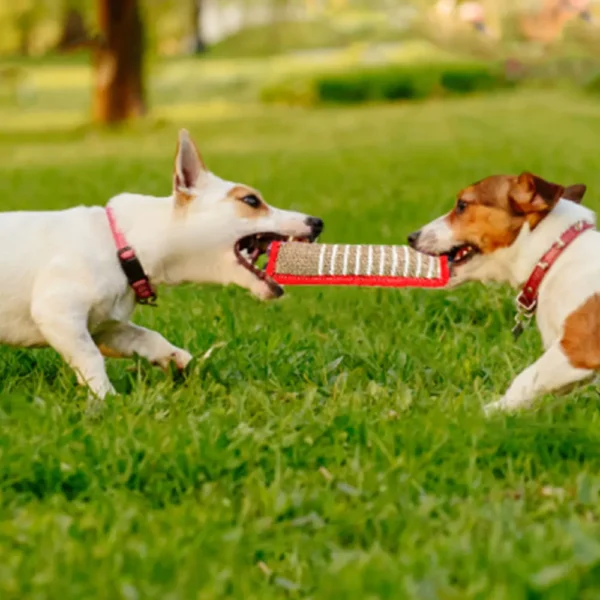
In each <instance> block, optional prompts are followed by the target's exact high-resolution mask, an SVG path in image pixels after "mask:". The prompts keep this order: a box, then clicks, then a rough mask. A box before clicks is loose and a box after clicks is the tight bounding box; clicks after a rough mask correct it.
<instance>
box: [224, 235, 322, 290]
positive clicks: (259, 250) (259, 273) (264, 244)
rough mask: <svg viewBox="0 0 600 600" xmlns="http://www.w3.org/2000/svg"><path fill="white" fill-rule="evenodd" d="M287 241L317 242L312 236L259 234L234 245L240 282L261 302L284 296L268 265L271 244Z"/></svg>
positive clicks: (240, 240)
mask: <svg viewBox="0 0 600 600" xmlns="http://www.w3.org/2000/svg"><path fill="white" fill-rule="evenodd" d="M287 241H295V242H306V243H311V242H313V241H315V240H314V238H313V237H311V236H310V235H309V236H302V237H291V236H283V235H280V234H277V233H258V234H252V235H248V236H245V237H243V238H240V239H239V240H238V241H237V242H236V243H235V245H234V248H233V253H234V256H235V260H236V262H237V269H238V272H239V278H238V282H239V284H240V285H241V286H242V287H245V288H246V289H248V290H250V292H251V293H252V294H253V295H254V296H256V297H257V298H258V299H260V300H274V299H276V298H281V296H283V294H284V291H283V288H282V287H281V286H280V285H279V284H278V283H277V282H276V281H274V280H273V279H272V277H270V276H269V275H268V274H267V272H266V265H267V263H268V260H269V252H270V248H271V244H272V243H273V242H287ZM242 282H243V283H242Z"/></svg>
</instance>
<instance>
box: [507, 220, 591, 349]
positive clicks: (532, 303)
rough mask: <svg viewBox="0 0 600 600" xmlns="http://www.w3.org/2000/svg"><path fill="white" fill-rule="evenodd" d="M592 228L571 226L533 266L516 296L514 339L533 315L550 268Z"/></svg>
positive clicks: (580, 223) (586, 222)
mask: <svg viewBox="0 0 600 600" xmlns="http://www.w3.org/2000/svg"><path fill="white" fill-rule="evenodd" d="M593 228H594V225H593V224H592V223H589V222H588V221H578V222H577V223H575V224H574V225H571V227H569V229H567V230H566V231H565V232H563V234H562V235H561V236H560V238H558V241H556V242H555V243H554V244H553V245H552V247H551V248H550V250H548V252H546V254H544V256H542V258H541V259H540V260H539V262H538V263H537V264H536V265H535V267H534V269H533V271H532V272H531V275H530V276H529V279H528V280H527V281H526V282H525V285H524V286H523V288H522V289H521V292H520V293H519V295H518V296H517V316H516V325H515V327H514V328H513V334H514V335H515V338H517V337H519V335H520V334H521V333H522V332H523V324H524V323H525V322H526V321H528V320H530V319H531V317H533V315H534V313H535V310H536V308H537V303H538V293H539V289H540V285H542V281H543V280H544V277H546V274H547V273H548V271H549V270H550V267H551V266H552V265H553V264H554V263H555V262H556V260H557V259H558V257H559V256H560V255H561V254H562V253H563V252H564V251H565V250H566V249H567V248H568V247H569V246H570V245H571V243H572V242H574V241H575V240H576V239H577V238H578V237H579V236H580V235H581V234H582V233H584V232H585V231H587V230H588V229H593Z"/></svg>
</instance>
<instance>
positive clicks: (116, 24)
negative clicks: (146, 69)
mask: <svg viewBox="0 0 600 600" xmlns="http://www.w3.org/2000/svg"><path fill="white" fill-rule="evenodd" d="M97 2H98V4H97V9H98V25H99V28H100V34H101V37H102V39H101V41H100V43H98V44H96V45H95V50H94V59H93V62H94V78H95V91H94V100H93V117H94V121H95V122H97V123H116V122H120V121H124V120H126V119H130V118H135V117H139V116H141V115H143V114H144V113H145V112H146V102H145V93H144V81H143V56H144V31H143V24H142V18H141V15H140V10H139V5H138V0H97Z"/></svg>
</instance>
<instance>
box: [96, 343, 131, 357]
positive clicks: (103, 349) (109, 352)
mask: <svg viewBox="0 0 600 600" xmlns="http://www.w3.org/2000/svg"><path fill="white" fill-rule="evenodd" d="M98 350H100V354H102V356H104V357H106V358H125V355H124V354H120V353H119V352H117V351H116V350H113V349H112V348H109V347H108V346H105V345H104V344H98Z"/></svg>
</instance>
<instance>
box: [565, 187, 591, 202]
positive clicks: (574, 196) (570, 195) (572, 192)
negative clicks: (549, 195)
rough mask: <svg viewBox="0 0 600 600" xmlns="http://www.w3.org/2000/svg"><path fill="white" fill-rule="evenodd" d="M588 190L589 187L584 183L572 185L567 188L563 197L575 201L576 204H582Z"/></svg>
mask: <svg viewBox="0 0 600 600" xmlns="http://www.w3.org/2000/svg"><path fill="white" fill-rule="evenodd" d="M586 190H587V187H586V186H585V185H583V183H577V184H575V185H570V186H569V187H567V188H565V191H564V192H563V195H562V197H563V198H565V199H566V200H570V201H571V202H575V204H581V201H582V200H583V197H584V196H585V192H586Z"/></svg>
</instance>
